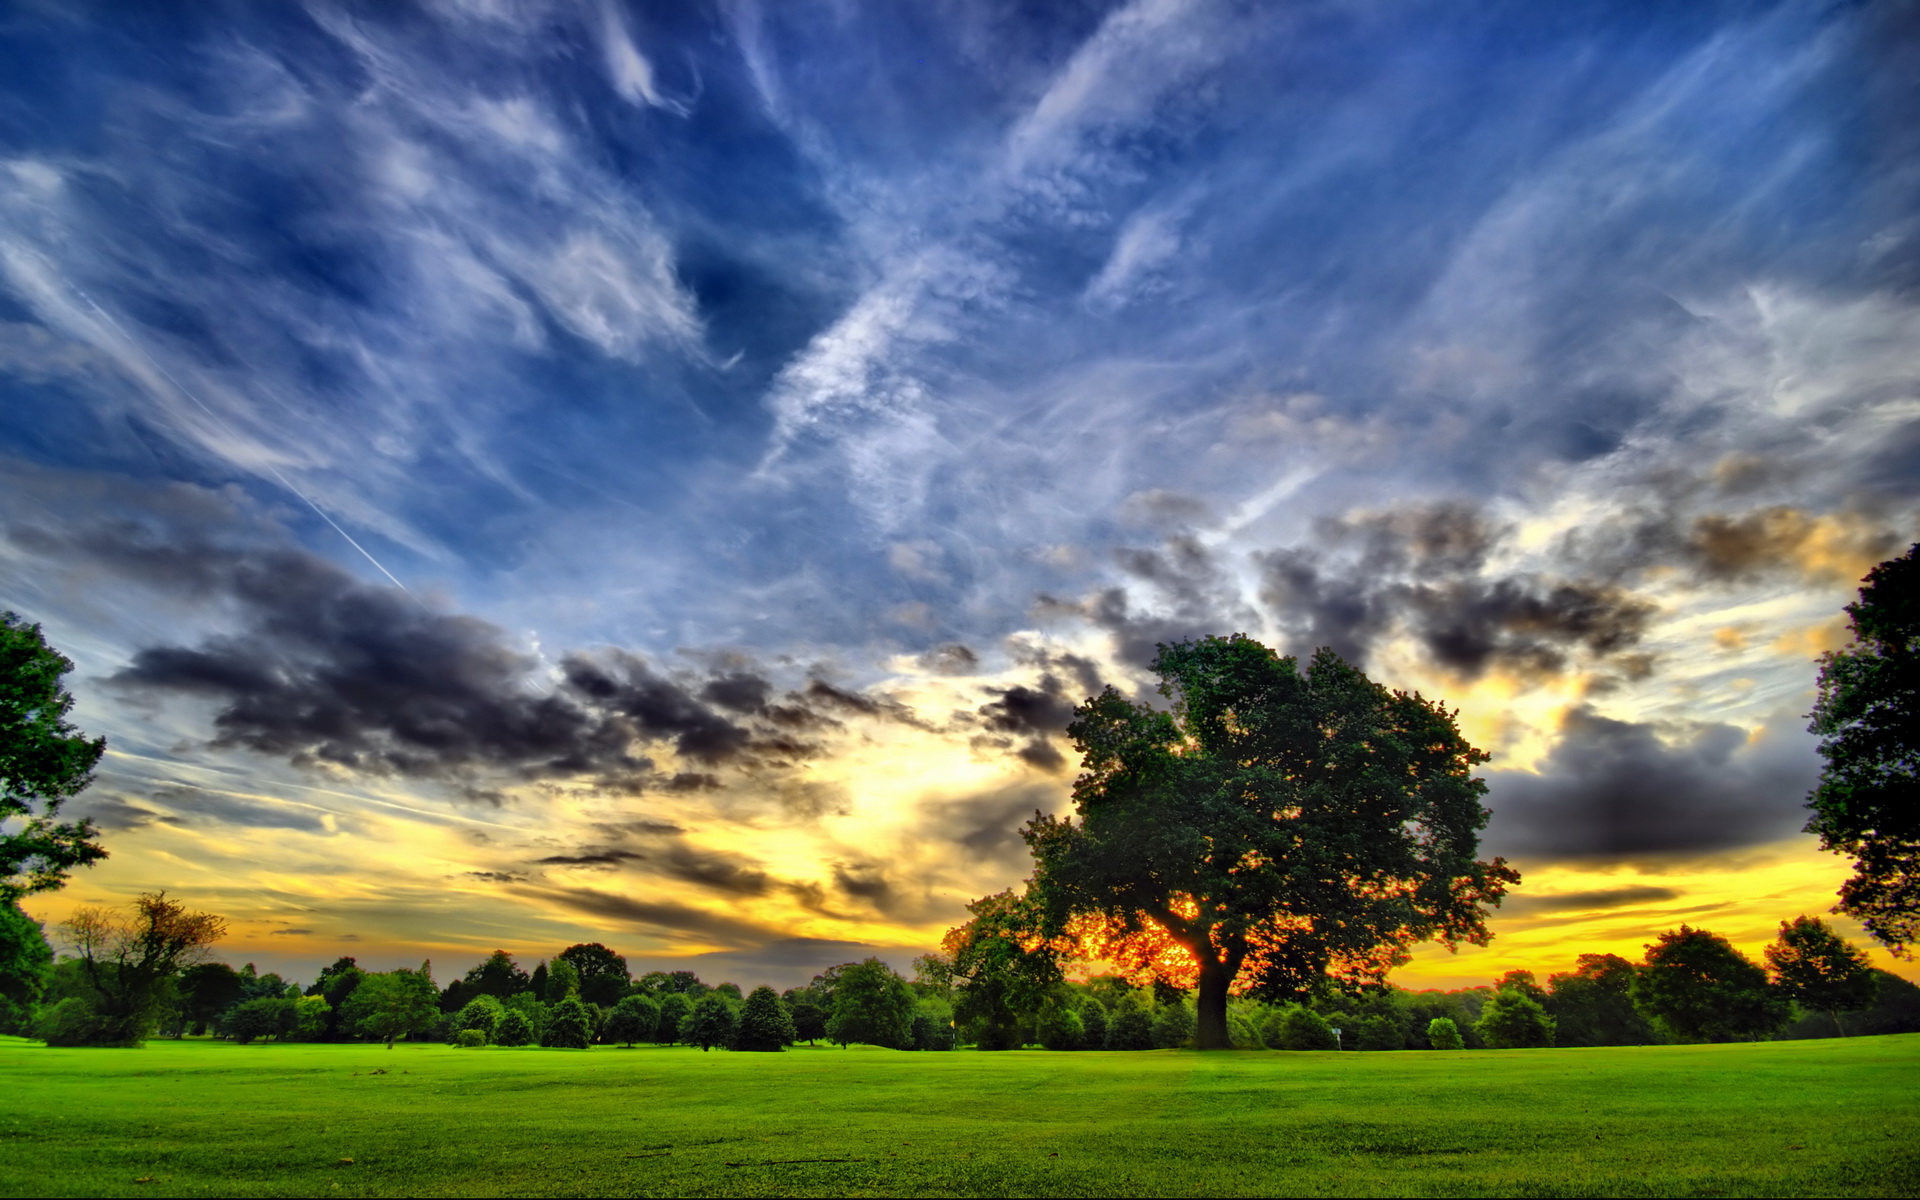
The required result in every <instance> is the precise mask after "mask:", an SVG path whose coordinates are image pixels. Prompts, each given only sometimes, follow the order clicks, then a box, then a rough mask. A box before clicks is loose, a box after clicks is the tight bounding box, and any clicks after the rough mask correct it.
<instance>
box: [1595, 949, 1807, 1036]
mask: <svg viewBox="0 0 1920 1200" xmlns="http://www.w3.org/2000/svg"><path fill="white" fill-rule="evenodd" d="M1633 999H1634V1003H1636V1004H1638V1005H1639V1006H1640V1008H1641V1009H1642V1010H1643V1011H1645V1012H1647V1013H1648V1014H1650V1015H1652V1016H1654V1017H1656V1018H1658V1019H1659V1021H1660V1023H1661V1024H1663V1025H1665V1026H1666V1027H1667V1028H1668V1029H1669V1030H1671V1031H1672V1032H1673V1034H1674V1035H1675V1036H1676V1037H1678V1038H1679V1039H1681V1040H1682V1041H1689V1042H1727V1041H1735V1040H1749V1041H1757V1040H1759V1039H1760V1038H1763V1037H1766V1036H1767V1035H1769V1034H1771V1033H1773V1032H1774V1031H1776V1030H1778V1029H1779V1028H1780V1027H1782V1026H1783V1025H1785V1024H1786V1023H1787V1020H1788V1018H1789V1017H1790V1016H1791V1015H1792V1013H1791V1010H1790V1009H1789V1007H1788V1005H1787V1000H1786V997H1784V996H1782V995H1781V994H1780V992H1779V991H1778V990H1777V989H1775V988H1774V987H1773V986H1772V985H1771V984H1769V983H1768V981H1767V973H1766V972H1765V971H1763V970H1761V969H1760V968H1759V967H1758V966H1756V965H1754V963H1753V962H1751V961H1750V960H1749V959H1748V958H1747V957H1746V956H1745V955H1743V954H1741V953H1740V952H1739V951H1738V950H1736V949H1734V948H1733V943H1731V942H1729V941H1727V939H1725V938H1723V937H1721V936H1720V935H1719V934H1716V933H1709V932H1708V931H1706V930H1704V929H1691V928H1688V927H1687V926H1685V925H1682V926H1681V927H1680V928H1679V929H1678V930H1669V931H1668V932H1666V933H1663V934H1661V935H1660V937H1659V940H1658V941H1656V942H1655V943H1654V944H1652V945H1650V946H1648V947H1647V961H1646V965H1645V966H1643V967H1641V968H1640V971H1639V973H1638V974H1637V975H1636V976H1635V977H1634V984H1633Z"/></svg>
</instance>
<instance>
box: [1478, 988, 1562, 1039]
mask: <svg viewBox="0 0 1920 1200" xmlns="http://www.w3.org/2000/svg"><path fill="white" fill-rule="evenodd" d="M1473 1030H1474V1032H1475V1033H1477V1034H1479V1035H1480V1040H1481V1041H1483V1042H1485V1043H1486V1044H1487V1045H1488V1046H1490V1047H1492V1048H1493V1049H1495V1050H1529V1049H1537V1048H1539V1047H1544V1046H1551V1045H1553V1034H1554V1029H1553V1018H1552V1017H1550V1016H1548V1015H1547V1009H1546V1006H1545V1005H1543V1004H1541V1003H1540V1002H1539V1001H1538V1000H1535V999H1534V998H1533V997H1532V996H1529V995H1528V994H1527V993H1526V992H1525V991H1524V990H1521V989H1518V988H1501V989H1499V990H1498V991H1496V992H1494V994H1493V996H1492V998H1491V999H1489V1000H1488V1001H1487V1004H1486V1007H1485V1008H1483V1009H1481V1010H1480V1019H1479V1020H1478V1021H1475V1022H1474V1023H1473Z"/></svg>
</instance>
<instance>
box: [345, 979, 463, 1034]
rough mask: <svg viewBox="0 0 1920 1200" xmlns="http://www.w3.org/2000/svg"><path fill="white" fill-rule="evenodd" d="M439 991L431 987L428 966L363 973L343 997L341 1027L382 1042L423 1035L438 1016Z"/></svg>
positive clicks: (431, 982) (432, 1025) (431, 1026)
mask: <svg viewBox="0 0 1920 1200" xmlns="http://www.w3.org/2000/svg"><path fill="white" fill-rule="evenodd" d="M439 1000H440V990H439V989H438V988H436V987H434V986H433V973H432V964H430V963H421V964H420V968H419V970H416V971H410V970H408V969H407V968H405V967H402V968H400V969H399V970H397V971H379V972H372V973H368V974H366V975H365V976H364V977H362V979H361V980H360V984H359V986H358V987H356V988H354V989H353V994H352V995H351V996H348V997H347V1002H346V1005H345V1011H344V1013H343V1014H342V1018H341V1020H342V1024H343V1025H345V1027H346V1028H348V1029H352V1030H353V1031H355V1032H356V1033H358V1034H359V1035H360V1036H362V1037H368V1038H374V1039H376V1040H378V1041H384V1042H385V1043H386V1044H387V1049H389V1050H391V1049H393V1043H394V1041H395V1040H396V1039H398V1038H403V1037H412V1036H417V1035H420V1034H424V1033H427V1032H428V1031H430V1030H431V1029H432V1028H433V1027H434V1024H435V1022H436V1021H437V1020H438V1019H439V1016H440V1004H439Z"/></svg>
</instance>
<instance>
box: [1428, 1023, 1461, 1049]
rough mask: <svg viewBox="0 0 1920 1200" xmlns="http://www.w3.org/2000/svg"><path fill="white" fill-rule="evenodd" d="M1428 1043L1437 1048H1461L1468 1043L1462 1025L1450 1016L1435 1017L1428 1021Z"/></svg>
mask: <svg viewBox="0 0 1920 1200" xmlns="http://www.w3.org/2000/svg"><path fill="white" fill-rule="evenodd" d="M1427 1044H1428V1045H1429V1046H1432V1047H1433V1048H1434V1049H1435V1050H1459V1049H1461V1048H1463V1047H1464V1046H1465V1045H1466V1044H1467V1043H1466V1040H1465V1039H1463V1038H1462V1037H1461V1036H1460V1027H1459V1026H1458V1025H1455V1024H1454V1023H1453V1020H1452V1018H1450V1017H1435V1018H1434V1019H1433V1020H1431V1021H1428V1022H1427Z"/></svg>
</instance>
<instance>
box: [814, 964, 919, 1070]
mask: <svg viewBox="0 0 1920 1200" xmlns="http://www.w3.org/2000/svg"><path fill="white" fill-rule="evenodd" d="M913 1013H914V996H913V989H912V988H910V987H908V986H907V981H906V980H904V979H902V978H900V977H899V976H898V975H895V974H894V973H893V968H891V967H889V966H887V964H885V963H883V962H881V961H880V960H879V959H877V958H869V959H865V960H863V961H861V962H857V963H851V964H849V965H847V966H846V967H844V968H842V969H841V972H840V978H839V981H838V983H837V984H836V985H835V987H834V989H833V1013H832V1015H830V1016H829V1017H828V1018H827V1036H828V1037H829V1038H832V1039H833V1040H834V1041H835V1042H837V1043H839V1044H840V1045H841V1046H845V1045H847V1044H848V1043H850V1042H864V1043H866V1044H868V1045H870V1046H885V1047H887V1048H888V1049H890V1050H903V1049H905V1048H906V1047H908V1046H910V1045H912V1044H913Z"/></svg>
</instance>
